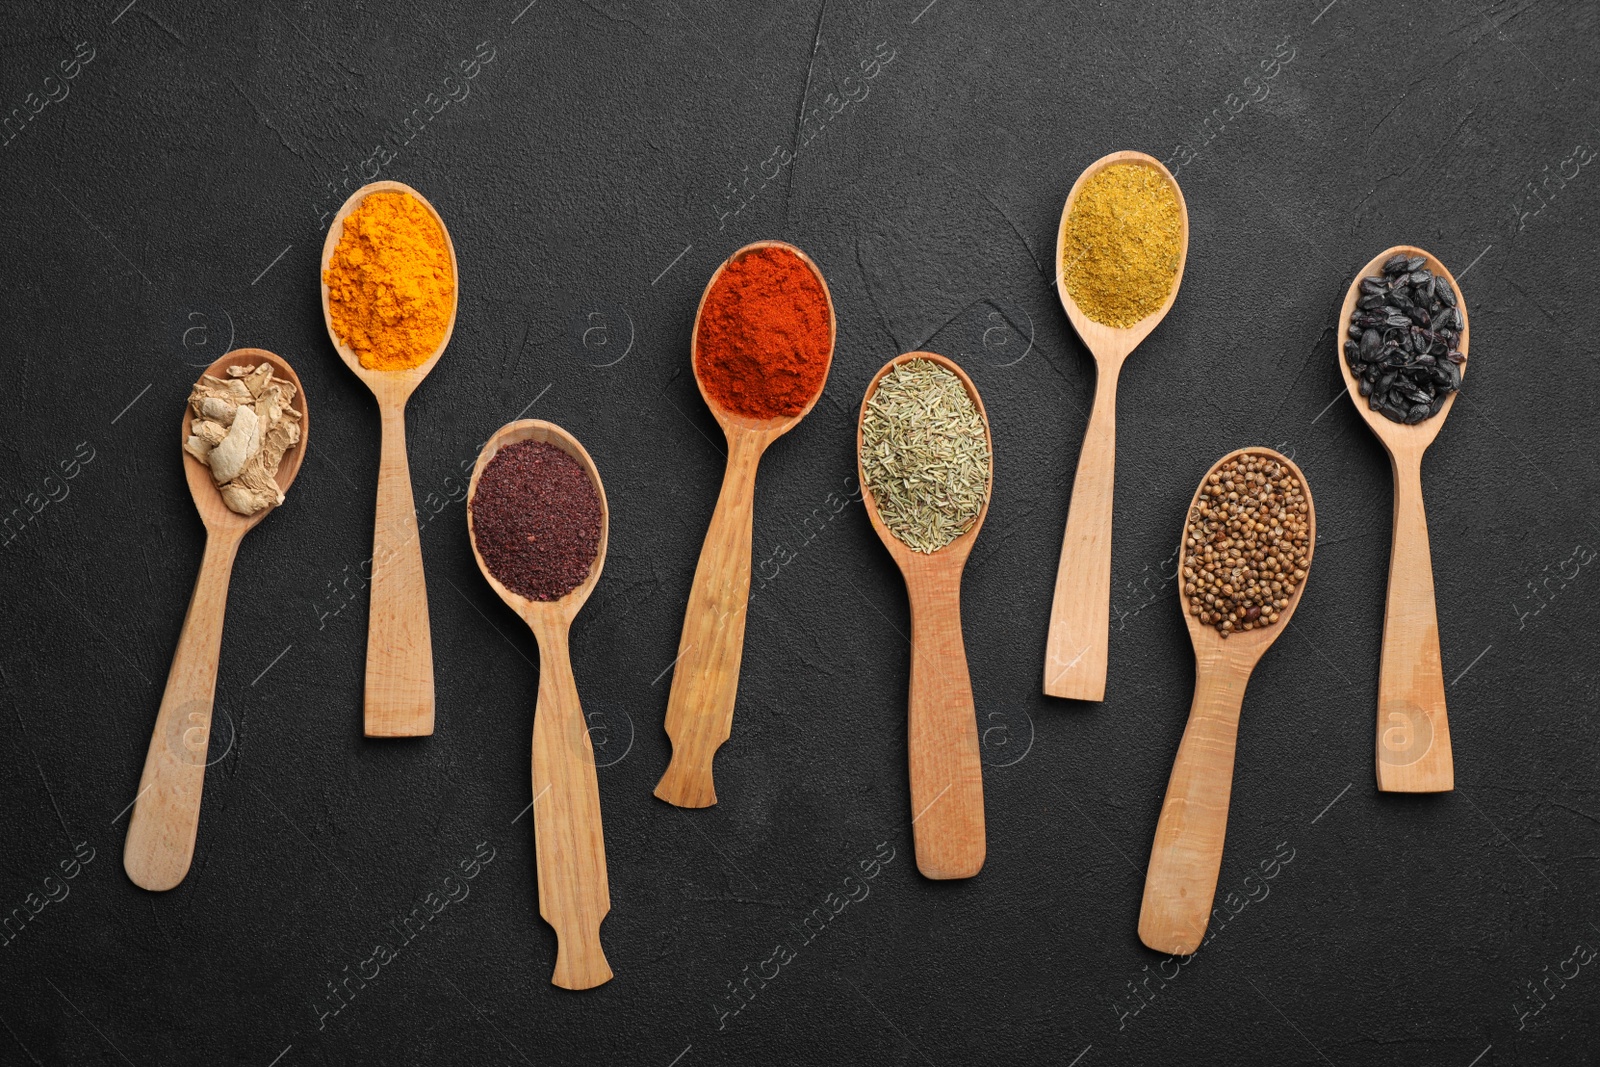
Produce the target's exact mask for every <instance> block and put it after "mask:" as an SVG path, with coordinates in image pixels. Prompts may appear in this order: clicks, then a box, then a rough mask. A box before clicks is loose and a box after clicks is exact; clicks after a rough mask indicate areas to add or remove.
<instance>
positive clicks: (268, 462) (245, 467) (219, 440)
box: [183, 361, 300, 515]
mask: <svg viewBox="0 0 1600 1067" xmlns="http://www.w3.org/2000/svg"><path fill="white" fill-rule="evenodd" d="M294 394H295V388H294V385H293V384H291V383H290V382H287V381H284V380H283V379H282V378H278V377H275V376H274V375H273V373H272V364H271V363H267V362H265V361H263V362H261V363H259V364H256V365H255V366H249V365H244V366H237V367H229V368H228V376H227V377H226V378H218V377H215V376H214V375H210V374H206V375H202V376H201V378H200V380H199V381H198V382H195V384H194V389H193V390H192V391H191V392H190V393H189V407H190V408H191V409H192V410H193V412H194V418H193V419H191V420H190V423H189V436H188V437H187V438H185V439H184V442H183V449H184V451H185V452H188V453H189V454H190V455H191V456H194V457H195V458H196V459H198V460H199V461H200V462H202V463H204V464H206V465H207V466H208V467H210V468H211V479H212V481H214V482H216V483H217V489H218V491H219V492H221V494H222V502H223V503H224V504H226V505H227V506H228V510H229V511H233V512H236V513H238V514H240V515H254V514H255V513H256V512H258V511H261V510H262V509H263V508H271V507H276V506H277V505H279V504H281V503H283V490H281V489H279V488H278V481H277V474H278V466H279V464H281V463H282V462H283V454H284V453H285V452H287V451H288V450H289V449H290V448H292V447H293V446H294V444H295V442H297V441H299V440H300V413H299V412H298V411H296V410H295V409H294V408H292V407H290V406H289V402H290V401H292V400H293V399H294Z"/></svg>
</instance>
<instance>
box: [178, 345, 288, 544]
mask: <svg viewBox="0 0 1600 1067" xmlns="http://www.w3.org/2000/svg"><path fill="white" fill-rule="evenodd" d="M263 360H265V361H266V362H268V363H270V364H272V373H273V374H274V375H275V376H277V377H279V378H282V379H283V380H284V381H286V382H288V383H289V384H290V385H292V386H294V400H293V401H291V403H292V404H293V405H294V406H295V407H297V408H298V409H299V411H300V440H298V441H296V442H295V443H294V444H293V445H291V446H290V447H289V449H288V450H287V451H285V452H284V454H283V459H282V460H281V461H279V463H278V473H277V476H276V478H275V479H274V480H275V481H276V482H277V483H278V489H279V491H280V492H283V493H285V494H287V493H288V492H289V486H290V485H291V484H292V483H293V482H294V479H295V475H297V474H299V473H300V464H301V462H302V461H303V460H304V459H305V455H306V434H307V433H308V432H309V431H310V428H311V412H309V411H308V410H306V404H305V395H306V390H305V386H303V385H301V384H300V376H299V375H298V374H296V373H295V372H294V368H293V367H291V366H289V364H288V362H287V361H285V360H284V359H283V358H282V357H281V356H277V355H274V354H273V353H271V352H268V351H267V350H266V349H264V348H236V349H234V350H233V351H232V352H228V353H225V354H224V355H223V356H222V358H221V359H218V360H217V361H216V362H215V363H213V364H211V366H209V367H207V368H206V369H205V370H204V371H202V372H201V373H200V378H201V379H203V378H204V377H205V376H206V375H210V376H211V377H213V378H226V377H227V376H228V368H229V367H237V366H242V365H244V364H247V363H254V364H257V365H259V364H260V363H261V362H262V361H263ZM199 381H200V379H196V384H198V383H199ZM193 426H194V408H192V407H191V406H190V405H188V404H184V406H183V430H182V432H181V433H180V434H179V437H178V444H179V446H180V447H182V445H183V442H185V441H187V440H188V439H189V434H190V433H191V428H192V427H193ZM183 457H184V464H183V476H184V478H185V479H186V480H187V481H188V483H189V495H190V496H192V497H194V506H195V510H196V511H198V512H199V513H200V521H201V522H202V523H204V524H205V527H206V529H207V530H213V529H216V530H229V529H237V530H238V531H239V533H240V535H241V536H242V535H243V534H244V533H245V532H246V531H248V530H251V529H254V528H255V526H256V525H257V524H258V523H259V522H260V521H261V520H262V519H264V518H266V517H267V516H268V515H269V514H271V513H272V511H273V509H274V508H275V507H277V505H273V507H267V508H262V509H261V510H260V511H258V512H256V513H255V514H254V515H241V514H239V513H238V512H237V511H233V510H232V509H230V508H229V507H228V505H227V504H224V503H223V502H222V490H221V488H220V487H219V486H218V485H217V483H216V481H215V480H214V479H213V478H212V477H211V468H210V467H209V466H208V465H207V464H205V463H204V462H202V461H201V460H199V459H198V458H196V457H195V456H193V455H191V454H190V453H189V452H188V451H187V450H185V451H184V453H183Z"/></svg>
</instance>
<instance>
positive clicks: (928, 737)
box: [906, 566, 986, 879]
mask: <svg viewBox="0 0 1600 1067" xmlns="http://www.w3.org/2000/svg"><path fill="white" fill-rule="evenodd" d="M906 595H907V597H908V598H909V600H910V602H911V690H910V697H911V699H910V706H909V709H908V714H907V719H906V736H907V741H908V743H909V747H910V753H911V836H912V840H913V843H914V844H915V846H916V852H917V869H918V870H919V871H921V872H922V873H923V875H924V876H925V877H928V878H941V879H943V878H971V877H972V876H973V875H975V874H977V873H978V871H979V870H980V869H981V868H982V867H983V860H984V855H985V851H986V843H985V836H984V820H983V764H982V762H981V760H980V758H979V754H978V714H977V709H976V707H975V706H974V702H973V699H972V678H971V676H970V675H969V674H968V673H967V649H966V644H965V642H964V641H963V640H962V637H961V569H960V568H959V567H949V566H924V567H922V568H917V569H915V570H913V571H911V572H910V573H908V574H907V575H906Z"/></svg>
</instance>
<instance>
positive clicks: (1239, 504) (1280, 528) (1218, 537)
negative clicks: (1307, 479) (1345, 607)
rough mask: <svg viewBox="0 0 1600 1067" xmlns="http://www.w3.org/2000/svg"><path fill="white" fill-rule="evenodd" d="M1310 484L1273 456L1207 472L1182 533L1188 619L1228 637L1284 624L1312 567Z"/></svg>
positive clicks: (1234, 461)
mask: <svg viewBox="0 0 1600 1067" xmlns="http://www.w3.org/2000/svg"><path fill="white" fill-rule="evenodd" d="M1310 513H1311V504H1310V501H1309V500H1308V499H1307V497H1306V489H1305V486H1304V485H1302V484H1301V482H1300V479H1299V478H1298V477H1296V475H1295V472H1294V471H1293V470H1292V469H1290V468H1289V467H1288V466H1287V465H1286V464H1284V463H1281V462H1279V461H1278V460H1276V459H1274V458H1273V457H1271V456H1266V455H1257V454H1251V453H1246V454H1244V455H1241V456H1235V457H1234V458H1233V459H1230V460H1229V461H1228V462H1226V463H1224V464H1222V466H1220V467H1218V468H1217V469H1216V470H1214V471H1212V472H1211V473H1210V474H1208V475H1206V480H1205V482H1203V483H1202V484H1201V486H1200V496H1199V498H1198V500H1196V502H1195V505H1194V507H1193V508H1191V509H1190V511H1189V522H1188V526H1187V527H1186V528H1185V530H1184V534H1183V594H1184V597H1185V602H1186V603H1187V605H1188V610H1189V614H1191V615H1193V616H1195V617H1196V618H1198V619H1199V620H1200V621H1201V622H1202V623H1205V624H1206V625H1207V626H1214V627H1216V628H1217V631H1218V632H1219V633H1221V634H1222V636H1223V637H1227V636H1228V635H1229V634H1232V633H1239V632H1241V631H1248V630H1259V629H1262V628H1263V627H1267V626H1271V625H1272V624H1273V623H1275V622H1277V621H1278V617H1279V615H1280V614H1281V613H1282V611H1283V609H1284V608H1286V607H1288V605H1289V598H1290V597H1292V596H1293V595H1294V591H1295V590H1296V589H1297V588H1299V585H1300V583H1301V582H1303V581H1305V579H1306V568H1307V567H1308V566H1309V565H1310V562H1311V542H1310Z"/></svg>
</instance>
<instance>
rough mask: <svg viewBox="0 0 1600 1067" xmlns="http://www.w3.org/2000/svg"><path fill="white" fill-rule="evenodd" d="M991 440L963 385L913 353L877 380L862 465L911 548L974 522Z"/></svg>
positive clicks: (888, 521) (942, 541)
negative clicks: (909, 357) (914, 357)
mask: <svg viewBox="0 0 1600 1067" xmlns="http://www.w3.org/2000/svg"><path fill="white" fill-rule="evenodd" d="M990 461H991V457H990V455H989V438H988V434H987V431H986V429H985V427H984V422H983V416H982V415H981V414H979V412H978V408H977V405H976V404H974V403H973V402H972V397H971V395H969V394H968V393H967V389H966V386H965V385H963V384H962V382H961V379H960V378H957V377H956V376H955V375H954V374H952V373H951V372H950V371H949V370H948V369H946V368H945V367H942V366H940V365H939V364H937V363H935V362H933V361H932V360H928V359H911V360H907V361H906V362H904V363H901V364H900V365H899V366H897V367H895V368H894V369H893V370H891V371H890V372H889V373H888V374H885V375H884V376H883V378H882V379H881V380H879V382H878V388H877V389H876V390H874V391H873V393H872V396H871V397H869V398H868V400H867V410H866V414H865V416H864V417H863V418H862V420H861V469H862V473H863V476H864V478H865V481H866V483H867V488H868V489H870V490H872V499H873V501H874V502H875V503H876V504H877V505H878V517H879V518H881V519H882V520H883V524H884V525H885V526H887V527H888V528H889V532H890V533H892V534H894V535H895V537H897V538H899V539H900V540H901V541H902V542H903V543H904V544H905V546H906V547H907V548H909V549H911V550H912V551H914V552H933V551H935V550H937V549H941V548H943V547H944V546H945V545H948V544H949V543H950V542H951V541H954V540H955V539H956V538H958V537H960V536H961V535H962V534H964V533H966V532H967V531H968V530H970V529H971V528H972V524H973V523H974V522H975V521H977V518H978V515H979V514H980V513H981V512H982V511H983V505H984V503H985V501H987V500H988V498H989V465H990Z"/></svg>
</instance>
